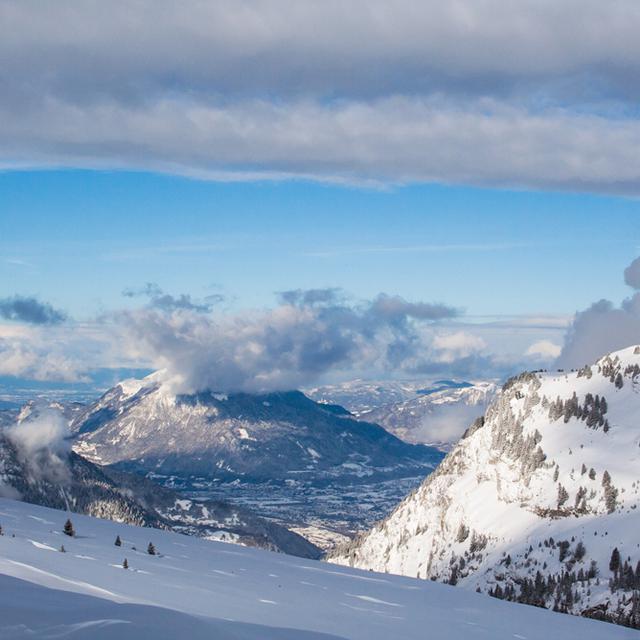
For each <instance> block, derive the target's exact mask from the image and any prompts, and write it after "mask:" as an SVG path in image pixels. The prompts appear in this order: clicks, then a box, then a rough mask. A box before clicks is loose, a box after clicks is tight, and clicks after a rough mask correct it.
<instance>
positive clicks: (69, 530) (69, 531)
mask: <svg viewBox="0 0 640 640" xmlns="http://www.w3.org/2000/svg"><path fill="white" fill-rule="evenodd" d="M62 531H63V532H64V534H65V535H67V536H70V537H72V538H73V536H75V535H76V532H75V531H74V529H73V523H72V522H71V520H67V521H66V522H65V523H64V528H63V529H62Z"/></svg>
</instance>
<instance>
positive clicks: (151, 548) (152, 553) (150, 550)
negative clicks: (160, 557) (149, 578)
mask: <svg viewBox="0 0 640 640" xmlns="http://www.w3.org/2000/svg"><path fill="white" fill-rule="evenodd" d="M147 553H148V554H149V555H150V556H155V555H156V548H155V547H154V546H153V542H150V543H149V546H148V547H147Z"/></svg>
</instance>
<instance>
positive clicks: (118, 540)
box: [113, 536, 122, 547]
mask: <svg viewBox="0 0 640 640" xmlns="http://www.w3.org/2000/svg"><path fill="white" fill-rule="evenodd" d="M113 544H115V545H116V547H121V546H122V540H120V536H116V541H115V542H114V543H113Z"/></svg>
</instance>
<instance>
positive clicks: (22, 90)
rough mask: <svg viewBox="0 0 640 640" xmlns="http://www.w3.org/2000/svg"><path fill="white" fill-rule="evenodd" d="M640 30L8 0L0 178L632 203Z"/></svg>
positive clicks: (491, 7)
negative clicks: (309, 185) (45, 171)
mask: <svg viewBox="0 0 640 640" xmlns="http://www.w3.org/2000/svg"><path fill="white" fill-rule="evenodd" d="M576 16H579V19H576ZM639 29H640V7H638V5H637V3H635V2H632V1H631V0H622V1H621V2H616V3H606V4H603V3H601V2H596V1H595V0H583V1H582V2H578V1H577V0H568V1H566V2H562V3H554V2H550V1H547V0H543V1H542V2H540V1H533V0H525V1H524V2H518V3H512V4H507V5H505V3H504V2H500V1H499V0H481V1H474V0H460V1H458V2H455V3H442V2H436V1H435V0H428V1H426V2H420V3H418V2H410V1H408V0H398V1H397V2H393V3H388V2H383V1H382V0H367V1H366V2H365V1H363V0H355V1H354V2H350V3H349V5H348V7H347V6H346V5H345V4H344V3H342V2H337V0H327V1H324V2H314V1H312V2H305V3H299V2H279V1H277V0H244V1H240V2H237V1H232V0H223V1H221V2H215V3H203V2H199V1H198V0H185V2H182V3H180V4H179V5H176V4H175V3H173V2H169V1H168V0H154V1H153V2H152V1H151V0H141V1H139V2H136V3H133V4H132V3H130V2H126V3H125V2H124V1H123V0H113V1H112V2H109V3H100V2H97V1H95V0H94V1H89V2H86V1H84V2H81V1H80V0H60V1H59V2H56V3H55V4H52V3H50V4H44V5H43V3H40V2H36V1H34V0H7V1H5V2H3V3H2V4H1V5H0V59H1V60H2V61H3V65H1V67H0V83H1V84H2V87H3V91H2V94H1V95H0V149H1V151H0V166H2V167H5V168H11V167H13V168H20V167H26V166H29V167H33V166H47V167H51V166H56V167H59V166H74V167H90V168H124V169H127V168H133V169H148V170H155V171H164V172H170V173H178V174H182V175H188V176H194V177H200V178H206V179H222V180H247V179H248V180H252V179H285V178H308V179H313V180H322V181H334V182H347V183H369V182H375V183H380V182H382V183H407V182H445V183H465V184H478V185H493V186H506V187H533V188H551V189H571V190H592V191H598V192H611V193H624V194H637V193H638V192H640V159H639V158H638V154H637V153H636V149H637V147H638V143H639V142H640V123H639V122H638V120H637V116H636V110H635V105H636V103H637V100H638V98H640V81H639V80H638V78H640V62H639V61H640V44H639V41H638V38H637V33H638V30H639ZM603 33H606V34H607V37H606V38H603V37H602V34H603Z"/></svg>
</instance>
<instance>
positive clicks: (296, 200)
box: [0, 170, 640, 319]
mask: <svg viewBox="0 0 640 640" xmlns="http://www.w3.org/2000/svg"><path fill="white" fill-rule="evenodd" d="M0 201H1V202H2V214H1V216H0V251H1V254H2V259H1V261H0V296H9V295H12V294H15V293H18V292H19V293H21V294H34V295H37V296H39V297H41V298H43V299H45V300H48V301H50V302H52V303H55V305H56V306H59V307H62V308H63V309H65V310H66V311H67V312H69V313H70V314H71V315H72V316H74V317H75V318H77V319H88V318H91V317H93V316H95V315H96V314H97V313H99V312H101V311H105V310H112V309H115V308H120V307H122V306H126V305H127V304H131V301H127V300H126V299H125V298H123V296H122V291H123V290H124V289H126V288H128V287H139V286H141V285H143V284H144V283H146V282H155V283H157V284H159V285H160V286H161V287H162V288H163V289H165V290H166V291H168V292H171V293H189V294H191V295H192V296H193V297H195V298H204V297H206V296H207V295H211V294H212V293H222V294H224V295H225V296H226V298H227V301H226V303H225V305H226V307H227V308H246V307H263V306H269V305H272V304H273V303H274V295H273V294H274V292H277V291H281V290H286V289H294V288H302V289H308V288H322V287H341V288H343V289H344V290H345V291H346V292H348V293H350V294H352V295H354V296H355V297H357V298H371V297H372V296H374V295H376V294H377V293H379V292H380V291H384V292H387V293H397V294H400V295H402V296H403V297H405V298H407V299H408V300H415V301H417V300H431V301H440V302H444V303H447V304H449V305H453V306H456V307H459V308H462V309H464V310H465V312H466V314H468V315H471V316H492V315H510V314H536V313H547V314H571V313H573V312H575V311H576V310H578V309H582V308H584V307H585V306H587V305H588V304H589V303H590V302H591V301H593V300H597V299H599V298H603V297H604V298H610V299H613V300H620V299H622V298H623V297H625V296H626V295H627V294H628V290H627V288H626V287H625V285H624V282H623V279H622V275H621V274H622V271H623V269H624V267H625V266H626V265H627V264H628V263H629V262H630V261H631V260H632V259H633V258H634V257H635V256H636V255H637V254H638V247H639V246H640V224H639V220H640V218H639V217H638V216H639V214H640V203H638V201H637V200H635V199H631V198H624V197H606V196H596V195H588V194H567V193H553V192H533V191H513V190H498V189H480V188H470V187H452V186H434V185H417V186H406V187H390V188H387V189H380V188H367V187H355V186H352V187H344V186H336V185H323V184H317V183H312V182H302V181H284V182H265V181H263V182H231V183H222V182H210V181H198V180H192V179H185V178H179V177H173V176H166V175H162V174H150V173H138V172H118V171H113V172H93V171H73V170H65V171H11V172H4V173H2V174H0Z"/></svg>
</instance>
